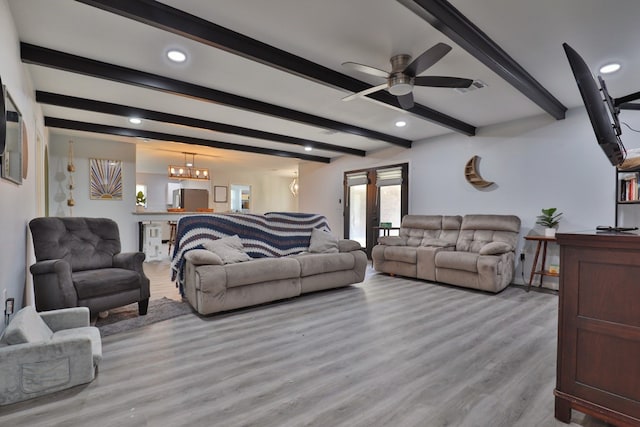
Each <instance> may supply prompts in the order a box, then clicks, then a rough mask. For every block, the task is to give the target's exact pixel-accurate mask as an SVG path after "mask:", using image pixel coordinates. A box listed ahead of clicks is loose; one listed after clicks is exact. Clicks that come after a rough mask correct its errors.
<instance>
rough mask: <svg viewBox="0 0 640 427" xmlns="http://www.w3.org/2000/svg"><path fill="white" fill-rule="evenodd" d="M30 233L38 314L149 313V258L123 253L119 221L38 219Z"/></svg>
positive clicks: (105, 219)
mask: <svg viewBox="0 0 640 427" xmlns="http://www.w3.org/2000/svg"><path fill="white" fill-rule="evenodd" d="M29 228H30V229H31V234H32V236H33V247H34V250H35V256H36V261H37V262H36V263H35V264H33V265H32V266H31V268H30V269H31V274H32V275H33V285H34V291H35V299H36V309H37V310H38V311H46V310H55V309H60V308H67V307H79V306H84V307H88V308H89V310H90V311H91V314H92V315H95V314H97V313H98V312H101V311H105V310H109V309H112V308H115V307H120V306H123V305H127V304H131V303H134V302H137V303H138V312H139V314H140V315H144V314H147V307H148V304H149V279H148V278H147V277H146V276H145V274H144V271H143V269H142V262H143V261H144V253H142V252H130V253H121V252H120V233H119V231H118V225H117V224H116V223H115V221H113V220H111V219H108V218H66V217H59V218H58V217H48V218H35V219H33V220H31V222H29Z"/></svg>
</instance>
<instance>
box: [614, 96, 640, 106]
mask: <svg viewBox="0 0 640 427" xmlns="http://www.w3.org/2000/svg"><path fill="white" fill-rule="evenodd" d="M638 99H640V92H634V93H632V94H629V95H627V96H623V97H621V98H616V99H615V100H614V105H615V106H616V107H618V108H620V109H621V110H640V104H637V103H634V102H631V101H635V100H638Z"/></svg>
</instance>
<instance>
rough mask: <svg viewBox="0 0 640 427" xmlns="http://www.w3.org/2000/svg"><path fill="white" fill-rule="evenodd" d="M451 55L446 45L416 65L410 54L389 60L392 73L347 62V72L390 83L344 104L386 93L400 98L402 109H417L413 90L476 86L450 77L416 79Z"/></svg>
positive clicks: (430, 50)
mask: <svg viewBox="0 0 640 427" xmlns="http://www.w3.org/2000/svg"><path fill="white" fill-rule="evenodd" d="M449 51H451V46H449V45H447V44H445V43H438V44H436V45H435V46H433V47H431V48H430V49H427V50H426V51H425V52H423V53H422V54H421V55H420V56H418V57H417V58H416V59H414V60H413V61H411V59H412V58H411V56H410V55H407V54H400V55H394V56H392V57H391V59H390V62H391V72H389V73H387V72H386V71H383V70H380V69H378V68H374V67H370V66H368V65H364V64H358V63H357V62H344V63H343V64H342V65H343V66H344V67H345V68H349V69H351V70H354V71H357V72H360V73H365V74H369V75H371V76H376V77H382V78H385V79H387V83H386V84H381V85H378V86H373V87H370V88H368V89H365V90H362V91H360V92H357V93H354V94H351V95H349V96H346V97H344V98H342V100H343V101H351V100H352V99H355V98H359V97H362V96H365V95H369V94H371V93H374V92H377V91H379V90H383V89H387V90H388V91H389V93H390V94H391V95H394V96H397V97H398V103H399V104H400V107H402V108H403V109H405V110H408V109H411V108H412V107H413V106H414V100H413V87H414V86H428V87H445V88H468V87H469V86H471V84H472V83H473V80H471V79H463V78H459V77H448V76H442V77H441V76H422V77H416V76H418V74H420V73H422V72H424V71H426V70H427V69H428V68H429V67H431V66H432V65H434V64H435V63H436V62H438V61H439V60H440V59H442V57H444V56H445V55H446V54H447V53H449Z"/></svg>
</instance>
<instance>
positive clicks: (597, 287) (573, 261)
mask: <svg viewBox="0 0 640 427" xmlns="http://www.w3.org/2000/svg"><path fill="white" fill-rule="evenodd" d="M557 241H558V244H559V245H560V265H561V267H560V292H559V310H558V359H557V380H556V381H557V382H556V390H555V396H556V397H555V416H556V418H557V419H558V420H560V421H563V422H566V423H568V422H569V421H570V419H571V410H572V409H575V410H578V411H581V412H584V413H586V414H589V415H592V416H594V417H596V418H599V419H601V420H604V421H606V422H609V423H611V424H614V425H616V426H640V235H638V234H637V233H611V232H607V233H600V232H597V233H596V232H593V231H591V232H578V233H559V234H558V235H557Z"/></svg>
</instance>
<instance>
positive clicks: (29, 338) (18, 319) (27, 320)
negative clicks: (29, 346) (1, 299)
mask: <svg viewBox="0 0 640 427" xmlns="http://www.w3.org/2000/svg"><path fill="white" fill-rule="evenodd" d="M52 336H53V332H52V331H51V329H49V327H48V326H47V324H46V323H44V320H42V318H41V317H40V316H39V315H38V313H37V312H36V309H35V308H33V306H30V305H28V306H26V307H24V308H23V309H21V310H20V311H18V313H16V315H15V317H14V318H13V320H12V321H11V323H9V326H7V327H6V329H5V331H4V341H5V342H6V343H7V344H9V345H14V344H26V343H34V342H44V341H49V340H50V339H51V337H52Z"/></svg>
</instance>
